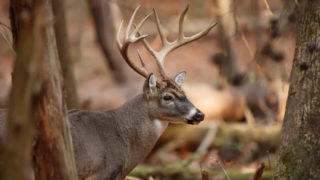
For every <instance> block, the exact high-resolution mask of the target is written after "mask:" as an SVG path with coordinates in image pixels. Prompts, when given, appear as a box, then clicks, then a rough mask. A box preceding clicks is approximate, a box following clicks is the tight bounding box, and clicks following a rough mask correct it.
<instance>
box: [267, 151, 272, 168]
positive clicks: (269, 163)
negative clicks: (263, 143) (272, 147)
mask: <svg viewBox="0 0 320 180" xmlns="http://www.w3.org/2000/svg"><path fill="white" fill-rule="evenodd" d="M267 158H268V165H269V169H271V161H270V152H269V151H267Z"/></svg>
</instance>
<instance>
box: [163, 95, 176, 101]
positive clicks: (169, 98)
mask: <svg viewBox="0 0 320 180" xmlns="http://www.w3.org/2000/svg"><path fill="white" fill-rule="evenodd" d="M163 99H164V100H165V101H173V100H174V97H173V96H172V95H165V96H164V97H163Z"/></svg>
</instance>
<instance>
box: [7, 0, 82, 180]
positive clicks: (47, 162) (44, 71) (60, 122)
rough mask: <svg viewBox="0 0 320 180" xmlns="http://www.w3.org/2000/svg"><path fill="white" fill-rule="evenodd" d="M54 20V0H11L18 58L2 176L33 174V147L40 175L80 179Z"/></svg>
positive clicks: (37, 171)
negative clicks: (71, 134)
mask: <svg viewBox="0 0 320 180" xmlns="http://www.w3.org/2000/svg"><path fill="white" fill-rule="evenodd" d="M50 20H52V9H51V3H50V1H47V0H19V1H18V0H12V1H11V24H12V30H13V35H14V39H15V42H16V45H15V47H16V49H17V60H16V64H15V68H14V76H13V86H12V92H11V97H10V106H9V112H8V123H7V140H6V150H5V159H4V164H3V168H2V170H3V171H2V172H3V174H2V177H3V179H10V180H12V179H13V180H15V179H17V180H18V179H19V180H20V179H31V174H32V170H31V160H32V158H31V157H32V147H34V149H33V150H34V151H33V156H34V168H33V169H34V171H35V177H36V179H62V180H65V179H77V173H76V168H75V161H74V157H73V151H72V141H71V136H70V133H69V122H68V118H67V111H66V105H65V102H64V96H63V92H62V84H63V83H62V80H63V79H62V76H61V69H60V63H59V59H58V54H57V47H56V39H55V33H54V30H53V26H52V23H50ZM34 126H36V130H37V131H35V128H34ZM33 140H34V141H33ZM32 145H33V146H32Z"/></svg>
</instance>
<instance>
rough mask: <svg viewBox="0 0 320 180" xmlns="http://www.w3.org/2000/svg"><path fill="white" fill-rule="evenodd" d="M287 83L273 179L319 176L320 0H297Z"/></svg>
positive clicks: (312, 177)
mask: <svg viewBox="0 0 320 180" xmlns="http://www.w3.org/2000/svg"><path fill="white" fill-rule="evenodd" d="M299 3H300V4H299V6H298V7H297V15H298V16H297V17H298V22H297V39H296V49H295V56H294V60H293V67H292V71H291V84H290V89H289V96H288V101H287V107H286V114H285V118H284V123H283V127H282V145H281V148H280V159H279V164H278V167H277V173H276V178H275V179H320V158H319V154H320V120H319V118H320V108H319V107H320V62H319V59H320V37H319V35H320V23H319V22H320V21H319V19H320V1H316V0H309V1H299Z"/></svg>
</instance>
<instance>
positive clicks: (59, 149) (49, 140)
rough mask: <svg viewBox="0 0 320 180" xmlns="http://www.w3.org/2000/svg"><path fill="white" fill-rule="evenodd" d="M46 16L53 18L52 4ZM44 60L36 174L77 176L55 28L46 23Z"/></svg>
mask: <svg viewBox="0 0 320 180" xmlns="http://www.w3.org/2000/svg"><path fill="white" fill-rule="evenodd" d="M46 13H47V14H46V17H47V19H52V9H51V3H47V6H46ZM43 35H44V36H43V41H44V42H45V51H44V52H43V53H45V63H44V66H43V69H42V70H43V71H42V73H41V77H42V78H43V79H42V86H41V87H40V91H41V93H39V94H38V96H37V97H36V99H35V100H34V104H35V106H36V112H37V113H34V119H35V121H36V126H37V129H38V132H37V133H38V134H37V139H36V144H35V147H34V169H35V177H36V179H39V180H44V179H59V180H67V179H68V180H71V179H72V180H73V179H77V173H76V166H75V160H74V156H73V148H72V147H73V146H72V140H71V135H70V131H69V121H68V116H67V111H66V104H65V101H64V97H63V92H62V84H63V82H62V81H63V79H62V76H61V69H60V63H59V56H58V53H57V46H56V39H55V34H54V29H53V26H52V25H51V24H47V26H46V29H45V32H44V34H43Z"/></svg>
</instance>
